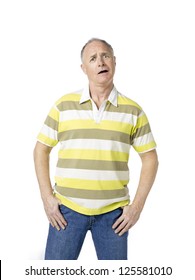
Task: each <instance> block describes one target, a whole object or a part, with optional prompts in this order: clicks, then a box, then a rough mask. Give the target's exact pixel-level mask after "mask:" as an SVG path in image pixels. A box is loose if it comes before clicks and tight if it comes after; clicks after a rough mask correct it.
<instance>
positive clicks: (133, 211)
mask: <svg viewBox="0 0 195 280" xmlns="http://www.w3.org/2000/svg"><path fill="white" fill-rule="evenodd" d="M140 213H141V211H140V210H139V209H138V208H137V207H135V206H133V204H132V205H127V206H124V207H123V213H122V215H121V216H120V217H119V218H118V219H117V220H116V222H115V223H114V224H113V226H112V228H113V229H114V230H115V233H117V234H118V235H119V236H121V235H123V234H124V233H125V232H127V231H128V230H129V229H130V228H131V227H132V226H134V225H135V223H136V222H137V221H138V219H139V217H140Z"/></svg>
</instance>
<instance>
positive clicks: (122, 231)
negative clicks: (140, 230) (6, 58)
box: [118, 225, 131, 236]
mask: <svg viewBox="0 0 195 280" xmlns="http://www.w3.org/2000/svg"><path fill="white" fill-rule="evenodd" d="M130 228H131V226H128V225H126V226H125V227H124V228H123V229H122V230H121V231H120V232H119V234H118V235H119V236H122V235H123V234H124V233H125V232H127V231H128V230H129V229H130Z"/></svg>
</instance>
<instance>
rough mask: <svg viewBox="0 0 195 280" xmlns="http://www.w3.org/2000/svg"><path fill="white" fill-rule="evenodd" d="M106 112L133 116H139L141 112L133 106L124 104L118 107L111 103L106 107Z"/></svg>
mask: <svg viewBox="0 0 195 280" xmlns="http://www.w3.org/2000/svg"><path fill="white" fill-rule="evenodd" d="M105 110H106V111H109V112H114V113H126V114H132V115H135V116H139V114H140V112H141V110H140V109H139V108H138V107H136V106H133V105H124V104H118V105H117V107H115V106H114V105H112V104H111V103H108V105H107V106H106V109H105Z"/></svg>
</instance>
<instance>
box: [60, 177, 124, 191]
mask: <svg viewBox="0 0 195 280" xmlns="http://www.w3.org/2000/svg"><path fill="white" fill-rule="evenodd" d="M55 182H56V184H57V185H58V186H61V187H63V186H64V187H71V188H74V189H83V190H99V189H101V190H115V189H123V188H124V186H125V185H127V184H128V181H127V180H123V181H115V180H111V181H103V180H102V181H96V180H81V179H69V178H61V177H57V176H56V177H55Z"/></svg>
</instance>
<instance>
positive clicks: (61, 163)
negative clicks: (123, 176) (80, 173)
mask: <svg viewBox="0 0 195 280" xmlns="http://www.w3.org/2000/svg"><path fill="white" fill-rule="evenodd" d="M57 167H61V168H75V169H77V168H78V169H90V170H115V171H116V170H117V171H128V166H127V163H126V162H123V161H106V160H88V159H61V158H60V159H58V163H57Z"/></svg>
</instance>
